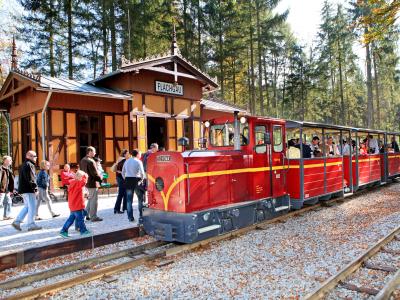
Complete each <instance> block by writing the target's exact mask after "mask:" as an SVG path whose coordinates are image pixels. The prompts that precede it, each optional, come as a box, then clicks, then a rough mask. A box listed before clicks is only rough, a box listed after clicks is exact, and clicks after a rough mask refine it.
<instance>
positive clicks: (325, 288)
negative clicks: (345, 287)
mask: <svg viewBox="0 0 400 300" xmlns="http://www.w3.org/2000/svg"><path fill="white" fill-rule="evenodd" d="M398 233H400V226H399V227H397V228H396V229H394V230H392V231H391V232H390V233H389V234H388V235H386V236H385V237H383V238H382V239H380V240H379V241H378V242H377V243H376V244H375V245H373V246H371V247H370V248H369V249H368V250H367V251H366V252H364V253H363V254H361V255H360V256H359V257H357V258H356V259H355V260H353V261H352V262H350V263H349V264H348V265H346V266H345V267H344V268H343V269H342V270H340V271H339V272H338V273H337V274H335V275H333V276H331V277H330V278H328V279H327V280H325V281H324V282H323V283H322V284H321V285H320V286H319V287H318V288H316V289H315V290H314V291H312V292H311V293H310V294H308V295H306V296H305V297H304V299H306V300H317V299H322V298H323V297H325V296H326V295H327V294H328V293H329V292H331V291H332V290H334V289H335V288H336V287H337V286H338V285H339V284H340V282H342V281H343V280H345V279H346V278H347V277H348V276H349V275H351V274H353V273H354V272H355V271H357V270H358V269H360V268H361V267H362V266H363V264H364V263H365V262H366V261H367V260H368V259H370V258H371V257H372V256H374V255H375V254H377V253H378V252H379V251H381V249H382V248H383V246H385V245H387V244H388V243H389V242H391V241H392V240H393V239H394V238H395V236H396V234H398Z"/></svg>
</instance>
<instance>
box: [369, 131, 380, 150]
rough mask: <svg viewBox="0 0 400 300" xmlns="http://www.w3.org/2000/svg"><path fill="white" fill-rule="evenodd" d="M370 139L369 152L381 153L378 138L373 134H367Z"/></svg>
mask: <svg viewBox="0 0 400 300" xmlns="http://www.w3.org/2000/svg"><path fill="white" fill-rule="evenodd" d="M367 139H368V147H367V148H368V153H370V154H379V144H378V141H377V139H375V138H374V137H373V136H372V135H371V134H369V135H368V136H367Z"/></svg>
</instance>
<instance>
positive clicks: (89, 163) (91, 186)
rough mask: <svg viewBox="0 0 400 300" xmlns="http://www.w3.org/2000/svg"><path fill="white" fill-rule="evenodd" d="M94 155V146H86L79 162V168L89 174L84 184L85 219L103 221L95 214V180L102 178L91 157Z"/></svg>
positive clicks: (96, 195) (96, 194)
mask: <svg viewBox="0 0 400 300" xmlns="http://www.w3.org/2000/svg"><path fill="white" fill-rule="evenodd" d="M95 155H96V149H95V148H94V147H87V148H86V156H85V157H84V158H82V160H81V163H80V167H81V170H82V171H83V172H85V173H87V174H88V176H89V178H88V181H87V184H86V188H87V189H88V191H89V196H88V202H87V205H86V211H87V212H88V214H89V216H87V217H86V220H91V221H92V222H98V221H103V219H102V218H99V217H98V216H97V201H98V191H97V190H98V188H97V185H96V182H101V180H102V178H101V177H100V174H99V172H98V171H97V166H96V162H95V161H94V159H93V157H94V156H95Z"/></svg>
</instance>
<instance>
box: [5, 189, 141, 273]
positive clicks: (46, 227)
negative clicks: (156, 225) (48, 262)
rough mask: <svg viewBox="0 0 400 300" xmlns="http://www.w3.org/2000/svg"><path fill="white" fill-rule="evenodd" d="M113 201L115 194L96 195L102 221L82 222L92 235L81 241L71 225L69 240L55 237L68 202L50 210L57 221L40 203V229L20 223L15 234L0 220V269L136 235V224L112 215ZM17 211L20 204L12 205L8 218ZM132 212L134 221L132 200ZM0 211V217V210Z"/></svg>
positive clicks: (134, 207) (134, 204) (62, 220)
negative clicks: (56, 214) (30, 227)
mask: <svg viewBox="0 0 400 300" xmlns="http://www.w3.org/2000/svg"><path fill="white" fill-rule="evenodd" d="M115 199H116V194H110V196H109V197H108V196H107V195H104V196H103V195H100V196H99V203H98V216H99V217H101V218H103V221H102V222H90V221H86V222H85V224H86V227H87V228H88V229H89V230H90V231H91V232H92V233H93V239H92V237H91V236H89V237H84V238H82V237H81V236H80V234H79V233H78V232H76V231H75V230H74V226H71V228H70V230H69V233H70V236H71V238H70V239H63V238H62V237H60V236H59V235H58V233H59V231H60V229H61V228H62V226H63V224H64V222H65V221H66V219H67V218H68V216H69V208H68V203H67V202H66V201H65V200H61V201H59V202H55V203H53V210H54V211H55V212H56V213H59V214H60V216H59V217H57V218H52V217H51V215H50V213H49V211H48V209H47V206H46V204H44V203H42V205H41V206H40V208H39V216H40V217H41V218H43V220H41V221H37V224H38V225H39V226H42V227H43V229H42V230H38V231H27V228H26V225H25V224H26V220H25V223H22V224H21V227H22V231H17V230H15V229H14V228H13V227H12V226H11V223H12V220H7V221H3V220H1V219H0V265H2V266H1V269H4V267H6V265H9V266H8V267H10V266H13V265H21V264H24V263H29V262H33V261H37V260H41V259H45V258H49V257H54V256H56V254H58V253H57V252H60V251H61V252H62V253H61V254H67V253H71V252H74V251H79V250H84V249H90V248H91V247H98V246H101V245H105V244H108V243H111V242H117V241H121V240H124V239H128V238H133V237H136V236H138V230H137V222H129V221H128V217H127V215H126V213H125V214H114V204H115ZM21 208H22V205H17V206H13V207H12V211H11V215H12V216H13V217H15V216H16V215H17V214H18V213H19V211H20V210H21ZM133 209H134V217H135V219H136V220H137V219H138V210H137V199H134V203H133ZM0 211H1V214H2V212H3V211H2V209H1V210H0ZM77 241H79V242H77ZM56 249H63V250H56ZM61 254H60V255H61Z"/></svg>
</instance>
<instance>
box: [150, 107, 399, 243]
mask: <svg viewBox="0 0 400 300" xmlns="http://www.w3.org/2000/svg"><path fill="white" fill-rule="evenodd" d="M204 125H205V126H204V127H205V136H206V137H207V143H208V147H207V149H206V150H193V151H184V152H182V153H179V152H158V153H155V154H153V155H151V156H150V157H149V160H148V167H147V171H148V181H149V186H148V204H149V205H148V208H145V209H144V211H143V226H144V228H145V231H146V232H147V233H148V234H150V235H152V236H154V237H156V238H157V239H160V240H165V241H178V242H183V243H193V242H196V241H199V240H202V239H206V238H209V237H211V236H215V235H218V234H222V233H225V232H228V231H231V230H235V229H239V228H243V227H246V226H249V225H251V224H255V223H257V222H261V221H264V220H267V219H271V218H274V217H276V216H278V215H281V214H284V213H286V212H288V211H289V210H290V209H298V208H301V207H302V206H303V205H304V204H305V203H306V204H307V203H315V202H316V201H319V200H327V199H330V198H331V197H335V196H343V195H344V193H346V192H347V193H353V192H355V191H356V190H358V189H359V188H362V187H363V186H368V185H371V184H376V183H379V184H380V183H382V182H386V181H387V179H388V178H389V177H394V176H397V175H399V174H400V163H399V161H400V157H399V154H395V153H389V151H388V148H387V147H384V146H383V149H384V151H382V153H380V154H372V153H369V154H366V155H365V156H364V155H361V154H359V151H355V150H354V149H355V148H354V145H353V143H354V141H355V142H359V138H360V137H361V136H363V135H362V133H365V134H366V135H367V136H373V135H375V136H376V137H378V139H379V140H380V139H382V140H383V141H384V142H385V143H384V145H386V142H387V138H388V136H389V134H388V133H385V132H381V131H371V130H361V129H355V128H348V127H340V126H330V125H324V124H316V123H307V122H294V121H285V120H282V119H273V118H265V117H244V116H243V117H240V118H239V116H238V115H237V114H235V115H234V116H232V117H230V118H219V119H214V120H212V121H207V122H205V123H204ZM333 134H334V135H335V137H340V143H338V144H340V147H341V149H339V148H337V147H338V145H334V143H333V142H332V141H331V140H330V139H331V136H332V135H333ZM316 136H317V137H318V136H320V137H321V139H322V145H323V147H322V149H320V152H321V155H319V152H318V151H317V150H318V149H316V147H317V146H315V145H312V144H311V142H312V141H313V140H315V137H316ZM390 136H392V139H393V138H394V140H395V141H397V140H398V139H399V134H397V133H391V134H390ZM290 137H291V138H294V139H297V149H298V150H296V149H295V150H296V151H298V154H299V155H298V156H295V157H290V155H293V153H296V152H291V151H287V149H286V148H287V145H286V140H287V139H288V138H290ZM318 138H319V137H318ZM325 139H326V141H325ZM371 140H372V139H371ZM346 141H347V142H346ZM346 143H347V145H348V146H347V147H346ZM396 143H397V142H396ZM372 144H373V143H372V142H370V145H372ZM310 145H311V147H312V148H313V151H314V153H313V152H310V151H309V150H310V149H311V148H310ZM325 147H326V149H325ZM308 148H310V149H308ZM336 148H337V150H336ZM370 148H372V147H370ZM394 148H395V147H394ZM289 150H290V149H289ZM331 150H332V151H331ZM347 150H348V153H347ZM395 150H397V151H398V146H397V149H395ZM315 151H316V152H315ZM331 152H332V153H333V154H332V155H330V153H331ZM296 155H297V154H296ZM392 157H393V158H392ZM350 158H351V159H350Z"/></svg>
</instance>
